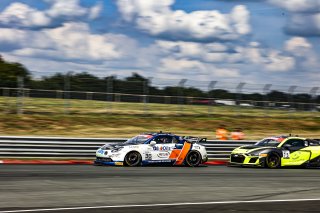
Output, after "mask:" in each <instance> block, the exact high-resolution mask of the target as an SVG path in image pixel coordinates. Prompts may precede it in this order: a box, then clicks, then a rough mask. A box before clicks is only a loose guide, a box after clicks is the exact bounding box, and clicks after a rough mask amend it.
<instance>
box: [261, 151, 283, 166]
mask: <svg viewBox="0 0 320 213" xmlns="http://www.w3.org/2000/svg"><path fill="white" fill-rule="evenodd" d="M280 166H281V157H280V156H279V155H278V154H277V153H270V154H269V155H268V157H267V158H266V162H265V167H267V168H270V169H277V168H280Z"/></svg>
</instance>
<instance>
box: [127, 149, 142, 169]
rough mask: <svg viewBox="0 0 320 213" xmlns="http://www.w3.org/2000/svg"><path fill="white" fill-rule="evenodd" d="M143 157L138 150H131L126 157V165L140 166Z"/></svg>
mask: <svg viewBox="0 0 320 213" xmlns="http://www.w3.org/2000/svg"><path fill="white" fill-rule="evenodd" d="M141 160H142V157H141V155H140V154H139V153H138V152H129V153H128V154H127V155H126V157H125V158H124V162H125V165H126V166H140V165H141Z"/></svg>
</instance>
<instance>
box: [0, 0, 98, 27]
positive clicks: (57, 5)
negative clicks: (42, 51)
mask: <svg viewBox="0 0 320 213" xmlns="http://www.w3.org/2000/svg"><path fill="white" fill-rule="evenodd" d="M45 1H46V2H48V3H49V4H50V8H49V9H48V10H44V11H40V10H37V9H35V8H32V7H30V6H29V5H27V4H23V3H18V2H14V3H12V4H10V5H9V6H8V7H7V8H5V9H4V10H3V11H2V12H1V13H0V25H2V26H6V27H8V28H45V27H50V26H51V25H52V24H56V23H55V20H57V21H58V22H62V23H63V22H64V21H70V20H75V19H79V18H82V17H84V18H89V19H90V20H92V19H96V18H97V17H98V16H99V15H100V13H101V11H102V7H103V5H102V3H101V2H98V3H97V4H96V5H94V6H93V7H91V8H85V7H82V6H81V5H80V4H79V0H67V1H61V0H45Z"/></svg>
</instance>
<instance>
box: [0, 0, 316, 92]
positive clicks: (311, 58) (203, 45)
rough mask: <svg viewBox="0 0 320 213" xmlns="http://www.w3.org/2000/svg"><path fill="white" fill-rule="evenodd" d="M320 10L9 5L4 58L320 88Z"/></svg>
mask: <svg viewBox="0 0 320 213" xmlns="http://www.w3.org/2000/svg"><path fill="white" fill-rule="evenodd" d="M319 23H320V0H308V1H306V0H294V1H292V0H241V1H240V0H104V1H102V0H20V1H19V0H17V1H13V0H1V1H0V54H1V55H3V57H4V58H5V59H7V60H10V61H16V62H21V63H22V64H24V65H25V66H26V67H27V68H28V69H29V70H30V71H31V72H32V74H33V75H34V76H36V77H40V76H43V75H52V74H53V73H56V72H68V71H75V72H83V71H86V72H89V73H92V74H94V75H97V76H101V77H102V76H109V75H117V76H119V77H125V76H128V75H130V74H131V73H132V72H137V73H139V74H141V75H143V76H146V77H154V78H163V79H181V78H187V79H192V80H193V81H198V82H205V81H224V82H239V81H244V82H247V83H252V84H253V83H257V84H266V83H272V84H277V85H302V86H307V87H311V86H318V84H319V81H320V73H319V72H320V60H319V59H320V40H319V39H320V24H319Z"/></svg>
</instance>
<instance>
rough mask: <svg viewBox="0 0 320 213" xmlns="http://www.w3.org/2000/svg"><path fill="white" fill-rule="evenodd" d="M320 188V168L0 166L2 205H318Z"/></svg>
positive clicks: (112, 208)
mask: <svg viewBox="0 0 320 213" xmlns="http://www.w3.org/2000/svg"><path fill="white" fill-rule="evenodd" d="M319 191H320V169H279V170H270V169H259V168H234V167H232V168H230V167H225V166H208V167H199V168H188V167H139V168H128V167H96V166H90V165H1V166H0V212H26V211H24V210H36V209H40V210H38V212H39V211H40V212H47V211H48V209H50V210H51V211H50V212H129V211H130V212H151V211H152V212H153V213H157V212H166V213H168V212H182V211H183V212H194V211H199V212H248V211H252V212H272V211H277V212H319V209H320V194H319ZM297 199H298V200H297ZM301 199H310V200H301ZM266 200H267V201H266ZM270 200H271V201H270ZM238 201H240V202H238ZM243 201H245V202H243ZM82 207H89V208H82ZM61 208H62V209H61ZM45 209H46V210H45ZM28 212H36V211H28Z"/></svg>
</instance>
